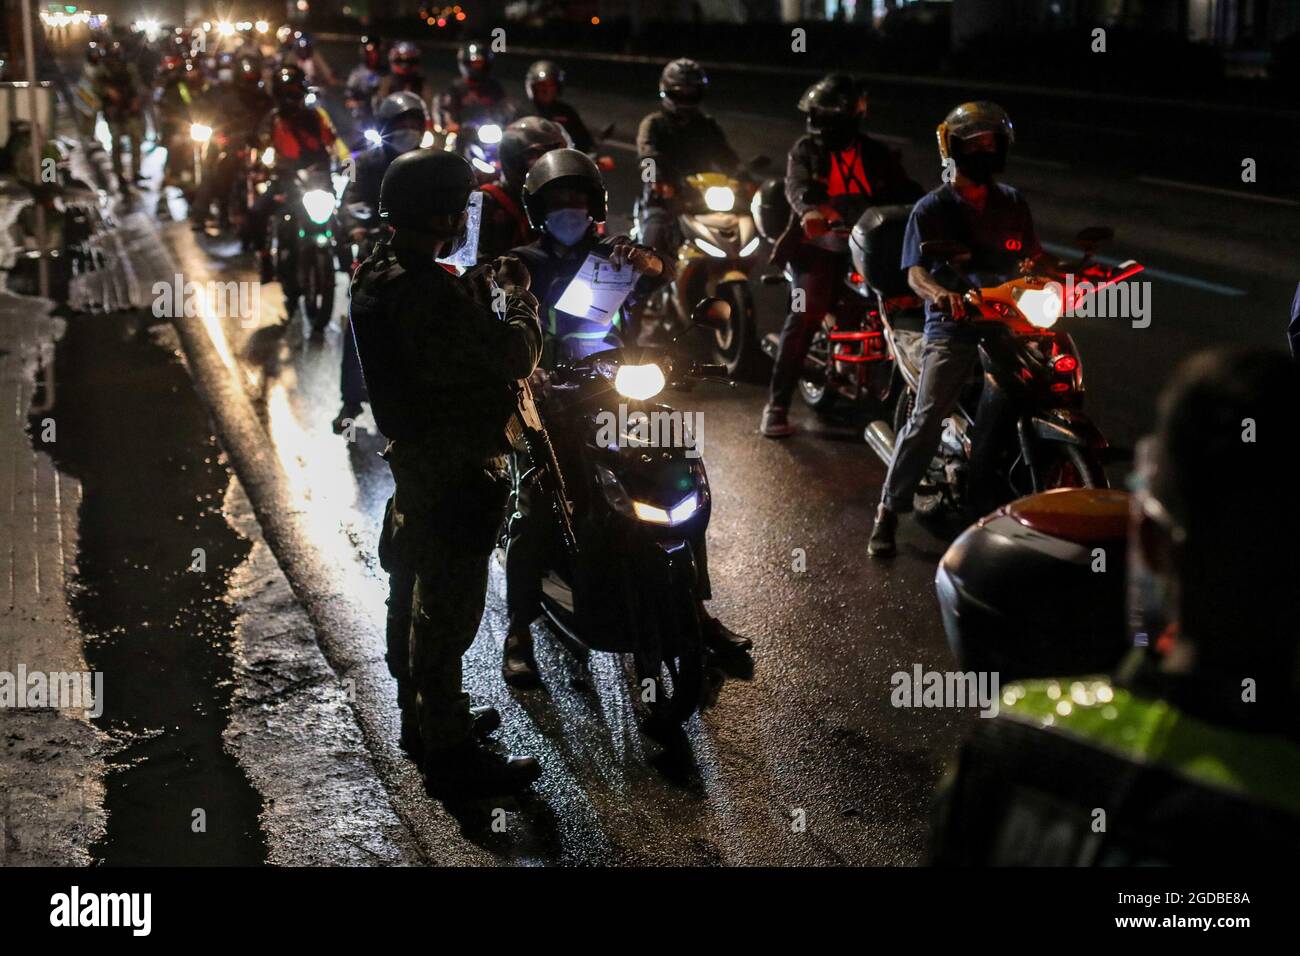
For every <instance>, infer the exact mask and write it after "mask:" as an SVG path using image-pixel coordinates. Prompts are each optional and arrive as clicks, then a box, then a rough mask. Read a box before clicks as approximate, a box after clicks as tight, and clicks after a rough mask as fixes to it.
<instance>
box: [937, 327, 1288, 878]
mask: <svg viewBox="0 0 1300 956" xmlns="http://www.w3.org/2000/svg"><path fill="white" fill-rule="evenodd" d="M1298 403H1300V370H1298V369H1297V367H1296V366H1295V364H1294V363H1292V362H1290V361H1288V360H1287V358H1286V357H1285V356H1284V355H1283V354H1282V353H1280V352H1274V351H1265V350H1244V349H1243V350H1235V349H1220V350H1216V351H1213V352H1207V353H1202V354H1200V355H1197V356H1195V357H1193V358H1192V359H1191V360H1189V361H1188V362H1186V363H1184V364H1183V365H1182V366H1181V367H1180V369H1179V370H1178V372H1177V373H1176V374H1175V376H1174V378H1173V379H1172V381H1171V382H1170V383H1169V385H1168V386H1167V387H1166V389H1165V390H1164V393H1163V395H1162V396H1161V400H1160V402H1159V413H1158V419H1157V424H1156V430H1155V434H1154V436H1152V437H1151V438H1148V439H1146V440H1145V441H1144V442H1143V443H1142V445H1141V446H1140V451H1139V465H1138V468H1137V474H1136V476H1135V477H1136V491H1135V494H1134V495H1133V497H1132V500H1131V512H1132V516H1133V517H1132V523H1131V526H1130V527H1131V530H1130V544H1129V548H1130V555H1131V557H1130V559H1129V562H1128V566H1129V572H1128V573H1129V592H1130V616H1131V617H1132V618H1133V619H1135V620H1136V621H1141V622H1143V633H1144V636H1145V634H1147V633H1149V634H1150V635H1151V638H1150V640H1149V641H1148V642H1147V646H1146V647H1139V648H1136V649H1135V650H1134V651H1133V652H1132V655H1131V657H1130V658H1129V659H1128V660H1127V661H1125V662H1124V664H1123V665H1121V667H1120V668H1119V672H1118V673H1117V674H1116V675H1114V676H1113V677H1110V678H1108V679H1103V680H1097V679H1087V680H1079V679H1078V678H1066V679H1064V680H1031V681H1024V682H1019V683H1016V684H1011V685H1008V686H1006V687H1004V688H1002V706H1001V709H1000V713H999V714H998V715H997V716H996V717H994V718H993V719H989V720H980V721H976V723H977V724H979V725H980V726H979V728H978V730H977V731H976V732H975V733H974V734H973V735H972V737H971V739H970V740H968V742H967V743H966V745H965V746H964V747H963V748H962V750H961V752H960V755H959V758H958V762H957V765H956V768H955V772H954V773H953V774H952V775H951V776H950V779H949V782H948V785H947V786H946V787H945V788H944V793H943V796H942V799H941V801H940V803H939V813H938V815H937V821H936V822H937V827H936V830H935V833H934V837H933V839H932V847H931V855H932V858H933V861H934V862H937V863H942V864H955V865H975V866H984V865H998V864H1002V865H1007V864H1010V865H1024V864H1031V865H1049V866H1050V865H1057V866H1059V865H1101V866H1107V865H1112V866H1114V865H1117V866H1143V865H1152V864H1154V865H1162V864H1163V865H1180V864H1191V863H1194V864H1196V865H1198V866H1215V865H1222V864H1227V863H1231V864H1232V865H1234V866H1241V865H1242V864H1243V863H1245V864H1248V865H1249V864H1254V863H1260V864H1263V863H1269V862H1271V863H1275V864H1278V865H1288V866H1289V865H1290V864H1291V862H1292V861H1293V860H1294V858H1295V854H1296V852H1297V851H1298V850H1300V797H1298V796H1297V795H1298V794H1300V724H1297V721H1296V716H1295V715H1296V713H1297V712H1298V711H1297V707H1300V640H1298V639H1297V634H1298V633H1300V632H1297V630H1296V624H1295V622H1296V620H1297V618H1298V617H1300V591H1298V590H1297V589H1296V587H1295V584H1294V570H1293V568H1294V562H1293V561H1291V560H1290V556H1291V554H1292V552H1293V550H1294V545H1295V541H1296V538H1297V536H1298V535H1300V511H1297V509H1295V508H1293V507H1289V506H1288V505H1287V504H1285V503H1282V504H1281V506H1279V502H1278V501H1277V499H1276V498H1274V497H1273V496H1270V495H1261V494H1257V493H1254V492H1253V491H1252V490H1253V489H1260V488H1267V487H1269V486H1270V484H1272V483H1273V482H1275V481H1276V478H1277V475H1278V474H1279V473H1280V472H1281V471H1283V470H1284V469H1285V468H1286V464H1287V462H1289V461H1290V460H1291V458H1292V457H1293V451H1292V448H1291V445H1292V443H1293V440H1294V438H1293V429H1292V428H1291V427H1290V422H1289V418H1290V415H1291V414H1292V412H1293V410H1294V409H1295V408H1296V407H1297V404H1298ZM1245 423H1249V424H1250V426H1253V432H1252V434H1251V435H1250V437H1249V439H1246V431H1245V429H1246V428H1247V425H1246V424H1245ZM1225 557H1226V558H1227V559H1226V560H1225ZM1162 621H1163V622H1164V626H1163V627H1159V624H1158V623H1157V622H1162ZM1152 623H1155V624H1157V627H1159V629H1152V630H1150V631H1147V630H1146V627H1147V626H1149V624H1152ZM1051 639H1052V636H1051V635H1050V634H1045V635H1044V640H1051ZM1098 811H1101V812H1102V813H1104V817H1099V813H1098ZM1099 819H1100V820H1101V821H1102V823H1103V824H1104V825H1102V826H1100V827H1099V826H1098V822H1099Z"/></svg>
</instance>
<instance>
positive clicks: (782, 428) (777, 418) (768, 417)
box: [759, 404, 794, 438]
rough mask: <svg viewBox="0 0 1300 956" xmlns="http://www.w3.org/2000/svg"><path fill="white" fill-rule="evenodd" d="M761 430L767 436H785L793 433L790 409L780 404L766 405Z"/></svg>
mask: <svg viewBox="0 0 1300 956" xmlns="http://www.w3.org/2000/svg"><path fill="white" fill-rule="evenodd" d="M759 431H761V432H762V433H763V436H764V437H765V438H785V437H787V436H789V435H793V434H794V426H793V425H791V424H790V410H789V409H787V408H781V407H780V406H778V405H772V404H767V405H764V406H763V421H762V424H761V425H759Z"/></svg>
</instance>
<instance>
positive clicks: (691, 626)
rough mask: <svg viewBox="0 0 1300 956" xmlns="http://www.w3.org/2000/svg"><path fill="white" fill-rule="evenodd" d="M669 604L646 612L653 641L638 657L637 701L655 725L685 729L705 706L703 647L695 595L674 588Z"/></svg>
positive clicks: (635, 662) (634, 657)
mask: <svg viewBox="0 0 1300 956" xmlns="http://www.w3.org/2000/svg"><path fill="white" fill-rule="evenodd" d="M665 597H666V600H663V601H660V602H656V603H655V604H654V605H653V606H649V607H647V608H646V612H647V613H648V614H650V615H652V620H651V621H649V622H647V625H648V626H647V631H648V632H649V634H648V635H647V637H648V638H649V639H647V640H643V641H642V643H641V646H640V647H639V648H638V649H637V650H636V651H634V652H633V654H632V663H633V673H634V674H635V678H636V684H635V686H634V687H633V689H632V690H633V694H634V699H635V700H636V701H637V703H638V705H639V706H640V708H641V709H642V710H643V713H644V717H645V719H646V722H647V723H649V724H651V725H658V726H662V727H672V726H676V725H679V724H682V723H685V722H686V721H687V720H689V719H690V716H691V714H693V713H695V711H696V710H697V709H699V706H700V695H701V693H702V691H703V687H704V643H703V638H702V635H701V634H700V620H699V611H698V609H697V607H696V601H695V594H694V591H693V590H692V589H691V588H689V587H681V586H674V587H673V588H672V589H671V591H670V593H669V594H668V595H666V596H665Z"/></svg>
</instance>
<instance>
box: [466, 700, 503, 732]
mask: <svg viewBox="0 0 1300 956" xmlns="http://www.w3.org/2000/svg"><path fill="white" fill-rule="evenodd" d="M469 715H470V717H471V718H472V719H473V721H474V733H476V734H478V735H479V736H480V737H486V736H487V735H488V734H490V733H493V732H494V731H495V730H496V729H497V728H498V727H500V726H501V714H499V713H498V712H497V709H496V708H495V707H488V706H484V707H471V708H470V709H469Z"/></svg>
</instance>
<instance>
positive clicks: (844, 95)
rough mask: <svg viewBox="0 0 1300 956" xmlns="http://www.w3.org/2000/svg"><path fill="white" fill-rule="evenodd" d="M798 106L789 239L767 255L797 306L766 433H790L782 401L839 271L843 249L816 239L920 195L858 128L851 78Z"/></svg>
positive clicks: (860, 100)
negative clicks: (802, 131)
mask: <svg viewBox="0 0 1300 956" xmlns="http://www.w3.org/2000/svg"><path fill="white" fill-rule="evenodd" d="M799 111H800V112H801V113H803V114H804V115H805V118H806V119H805V122H806V124H807V129H808V132H807V134H806V135H804V136H803V137H801V138H800V139H799V140H798V141H796V142H795V144H794V146H793V147H791V149H790V154H789V157H788V158H787V161H786V176H785V192H786V198H787V199H788V200H789V202H790V211H791V222H790V225H789V227H788V231H789V234H790V235H789V239H790V240H792V241H786V237H784V236H783V237H782V240H778V242H777V244H776V249H777V251H774V252H773V258H774V259H776V258H778V252H779V254H780V256H781V257H783V258H784V259H785V261H788V262H789V263H790V264H791V266H792V267H793V271H794V282H793V283H792V288H793V289H799V290H802V292H803V305H804V308H803V309H802V311H796V310H794V309H791V311H790V314H789V315H788V316H787V317H786V320H785V326H784V327H783V328H782V329H781V339H780V344H779V346H778V349H777V354H776V363H775V365H774V367H773V369H772V381H771V386H770V389H769V394H768V401H767V405H766V406H765V407H764V409H763V418H762V422H761V424H760V429H761V431H762V433H763V434H764V435H766V436H767V437H768V438H783V437H785V436H787V435H790V434H793V432H794V426H792V425H791V424H790V421H789V408H790V398H791V397H792V396H793V395H794V389H795V385H796V384H797V383H798V381H799V375H800V373H801V372H802V370H803V363H804V357H805V356H806V355H807V354H808V346H809V344H810V343H811V341H812V337H813V334H814V333H815V332H816V330H817V329H818V328H820V327H821V324H822V320H823V319H824V318H825V316H826V310H827V309H828V308H829V307H830V305H831V300H832V297H833V295H834V290H835V289H836V287H837V286H838V284H839V282H840V280H841V277H842V275H843V272H844V254H843V253H842V252H836V251H832V250H831V249H830V248H826V247H825V246H821V245H818V244H817V243H818V240H819V239H821V237H823V236H825V235H826V234H827V233H828V232H829V231H830V230H831V229H832V228H833V227H834V226H836V225H839V224H843V225H844V226H847V227H850V228H851V227H852V226H853V224H854V223H855V222H857V221H858V217H860V216H861V215H862V213H863V212H864V211H865V210H866V208H867V207H868V206H873V205H888V204H892V203H904V202H911V201H912V200H914V199H916V198H917V197H918V196H920V194H921V187H920V186H919V185H918V184H917V183H915V182H913V181H912V180H911V179H910V178H908V175H907V173H906V172H904V171H903V166H902V163H901V162H900V160H899V157H898V154H897V153H895V152H894V151H893V150H891V149H889V148H888V147H886V146H885V145H884V144H883V143H881V142H880V141H879V140H875V139H872V138H871V137H870V136H869V135H867V134H866V133H865V132H863V130H862V122H863V120H864V119H865V118H866V116H867V95H866V91H865V90H863V89H862V88H861V87H860V86H859V84H858V83H857V81H855V80H854V79H853V78H852V77H851V76H848V75H846V74H844V73H831V74H828V75H827V76H824V77H823V78H822V79H820V80H818V81H817V82H816V83H814V84H813V85H812V86H810V87H808V89H807V90H806V91H805V92H804V94H803V96H802V97H800V99H799Z"/></svg>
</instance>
